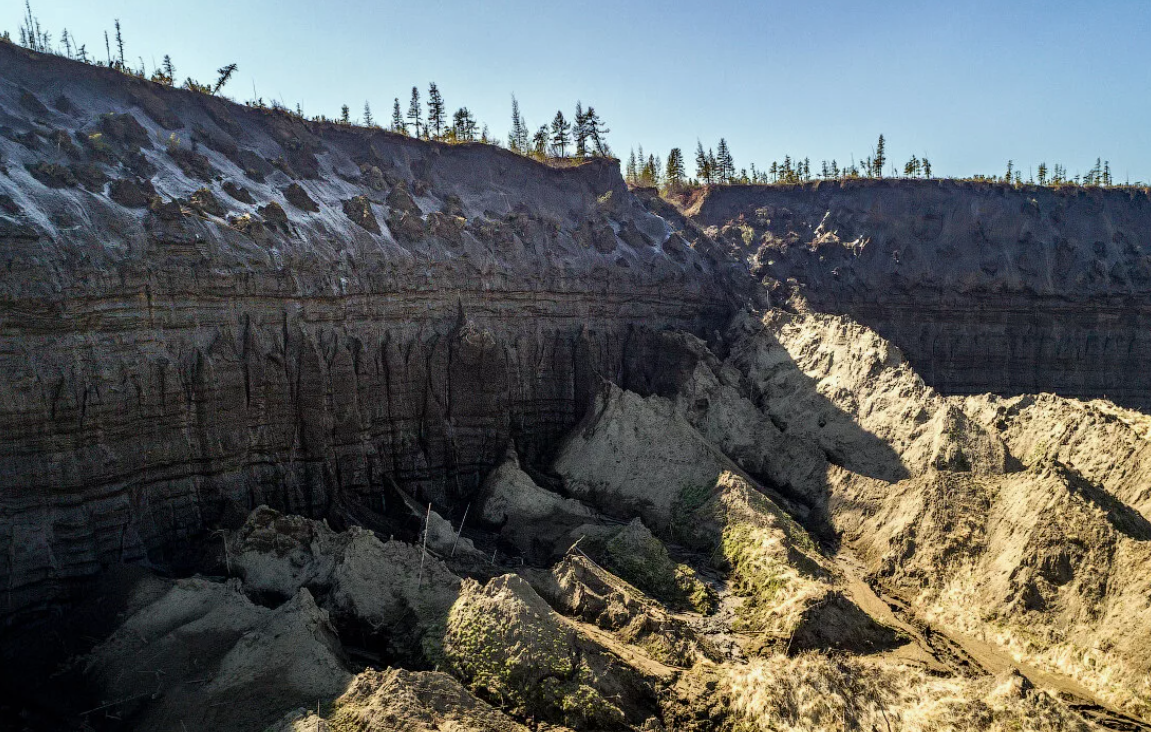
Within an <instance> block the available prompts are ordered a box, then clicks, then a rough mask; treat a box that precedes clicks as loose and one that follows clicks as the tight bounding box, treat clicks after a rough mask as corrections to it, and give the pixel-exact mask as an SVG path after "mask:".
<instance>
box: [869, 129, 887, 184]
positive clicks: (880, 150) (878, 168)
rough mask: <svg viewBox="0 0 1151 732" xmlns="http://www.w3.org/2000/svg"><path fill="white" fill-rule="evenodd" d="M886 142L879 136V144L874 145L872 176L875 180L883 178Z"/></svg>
mask: <svg viewBox="0 0 1151 732" xmlns="http://www.w3.org/2000/svg"><path fill="white" fill-rule="evenodd" d="M886 148H887V141H886V140H884V139H883V135H882V134H881V135H880V136H879V142H877V143H876V144H875V161H874V164H873V167H872V174H873V175H874V177H876V178H882V177H883V165H884V163H886V162H887V149H886Z"/></svg>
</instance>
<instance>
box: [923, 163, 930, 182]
mask: <svg viewBox="0 0 1151 732" xmlns="http://www.w3.org/2000/svg"><path fill="white" fill-rule="evenodd" d="M922 165H923V177H924V178H930V177H931V161H930V160H928V159H927V158H924V159H923V162H922Z"/></svg>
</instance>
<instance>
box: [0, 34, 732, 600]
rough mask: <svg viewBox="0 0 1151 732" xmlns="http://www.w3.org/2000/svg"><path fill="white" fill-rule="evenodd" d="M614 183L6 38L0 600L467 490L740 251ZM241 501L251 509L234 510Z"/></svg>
mask: <svg viewBox="0 0 1151 732" xmlns="http://www.w3.org/2000/svg"><path fill="white" fill-rule="evenodd" d="M694 239H695V240H694V241H688V240H686V239H685V238H684V237H683V236H681V235H680V234H679V233H677V232H676V231H675V230H674V227H673V226H671V225H669V224H668V222H666V221H665V220H663V219H661V218H659V217H658V216H655V215H653V214H651V213H649V212H648V211H647V210H646V209H645V208H643V207H642V206H641V205H640V204H639V203H638V202H637V201H636V200H635V199H634V198H633V197H632V195H631V194H630V193H629V192H628V190H627V188H626V186H625V185H624V184H623V181H622V180H621V178H620V176H619V172H618V167H617V165H616V164H615V162H614V161H595V162H591V163H588V164H586V165H582V166H579V167H574V168H570V169H565V170H556V169H552V168H549V167H546V166H544V165H541V164H537V163H535V162H532V161H529V160H527V159H524V158H521V157H519V156H516V155H513V154H511V153H508V152H505V151H502V150H499V149H496V148H493V147H491V146H486V145H478V144H474V145H460V146H447V145H442V144H436V143H428V142H422V141H416V140H411V139H408V138H405V137H401V136H397V135H393V134H389V133H385V132H382V131H367V130H361V129H353V128H348V127H340V126H336V125H330V124H325V125H318V124H311V123H305V122H302V121H300V120H297V119H293V118H290V117H288V116H287V115H284V114H280V113H274V112H269V111H263V110H256V109H248V108H245V107H241V106H238V105H235V104H231V103H229V102H226V101H223V100H220V99H216V98H212V97H207V96H205V95H199V94H194V93H189V92H184V91H179V90H170V89H163V88H160V87H157V86H156V85H153V84H150V83H146V82H143V81H138V80H133V79H130V78H128V77H125V76H123V75H121V74H117V73H113V72H110V71H107V70H103V69H97V68H94V67H90V66H84V65H81V64H75V63H70V62H67V61H64V60H62V59H58V58H50V57H43V56H39V55H36V54H31V53H28V52H25V51H23V50H22V49H18V48H16V47H13V46H10V45H8V44H0V267H2V268H3V271H4V275H3V277H2V278H0V374H2V376H0V516H2V517H3V520H2V521H0V584H2V585H3V588H4V595H3V599H2V601H0V612H3V613H4V614H7V615H11V614H13V613H16V612H17V611H21V610H25V609H29V608H33V609H34V608H36V607H40V606H43V604H45V603H49V602H52V601H53V600H54V599H56V598H58V597H60V596H62V595H63V594H65V593H66V592H67V590H68V588H69V587H70V586H71V585H72V582H73V580H76V579H80V578H84V577H86V576H88V575H90V574H92V573H94V572H96V571H97V570H98V569H99V568H100V567H101V566H102V565H104V564H107V563H109V562H120V561H150V562H152V563H155V564H161V565H162V564H164V563H165V562H167V561H169V560H170V559H171V555H170V548H171V547H172V546H173V544H174V542H178V541H179V540H181V539H183V538H186V537H190V536H194V535H196V534H199V533H200V532H203V531H204V530H205V529H206V528H209V527H212V526H214V525H216V524H218V523H219V522H220V521H221V520H222V518H223V517H224V516H226V515H227V514H228V513H229V511H232V512H233V513H234V511H235V510H236V509H239V510H240V511H241V512H246V511H247V510H248V509H250V508H251V507H253V506H255V505H258V504H260V503H269V504H271V505H273V506H276V507H278V508H280V509H282V510H288V511H292V512H295V513H302V514H305V515H312V516H316V515H323V514H326V513H328V512H330V511H331V510H332V509H333V507H335V506H348V505H354V506H365V507H369V508H375V509H377V510H378V509H380V508H381V506H382V496H383V487H384V486H387V485H391V484H393V483H395V484H399V485H401V486H404V487H405V488H407V489H408V490H410V491H413V492H416V493H421V494H423V495H424V496H425V497H429V498H436V499H445V498H458V497H461V496H464V495H467V494H468V493H469V492H471V491H472V490H474V488H475V487H477V486H478V484H479V482H480V480H482V478H483V476H484V475H485V474H486V472H487V471H488V470H489V469H490V468H491V467H493V466H494V465H496V464H497V463H498V462H500V460H501V459H502V458H503V455H504V451H505V449H506V447H507V445H508V444H509V441H511V442H514V443H515V444H517V445H518V447H519V449H520V451H521V454H522V455H524V456H525V458H527V459H529V460H530V459H532V458H533V456H535V455H538V454H540V453H543V452H546V451H547V450H548V449H550V446H551V445H552V443H553V442H554V441H555V439H556V438H557V437H558V436H559V435H560V434H562V433H563V432H564V431H565V430H566V429H567V428H569V427H570V426H571V425H573V424H574V423H575V422H576V421H577V420H578V419H579V417H580V416H581V414H582V409H583V408H584V407H583V405H584V404H585V401H586V399H585V395H586V394H589V393H590V392H589V389H590V388H591V387H593V386H596V385H598V382H599V379H600V378H601V377H608V378H612V379H615V380H626V373H625V371H626V366H627V364H628V363H631V362H635V361H637V360H638V361H642V360H643V354H644V353H645V351H646V350H647V349H649V348H650V347H651V344H652V343H653V342H654V341H653V334H654V333H656V332H658V331H659V330H661V329H663V328H665V327H675V328H682V329H686V330H688V331H691V332H695V333H698V334H699V335H701V336H705V337H706V336H707V335H708V334H710V333H712V332H713V331H714V329H716V328H718V327H721V326H722V323H723V322H724V321H725V320H726V318H727V317H728V315H729V313H730V312H731V310H732V305H733V303H735V302H736V301H738V300H739V298H740V297H742V295H741V294H740V293H741V290H742V288H743V285H742V284H740V283H741V282H744V280H741V279H740V268H739V266H738V265H735V264H734V263H733V262H732V261H731V260H728V259H726V258H725V257H724V256H722V255H720V254H718V253H717V252H716V251H715V250H714V249H713V248H710V243H709V242H708V241H707V240H706V239H703V238H699V237H694ZM240 515H242V513H241V514H240Z"/></svg>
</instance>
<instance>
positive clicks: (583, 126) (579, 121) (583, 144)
mask: <svg viewBox="0 0 1151 732" xmlns="http://www.w3.org/2000/svg"><path fill="white" fill-rule="evenodd" d="M572 139H573V140H574V141H575V156H576V157H577V158H584V157H587V141H588V134H587V119H586V118H585V117H584V111H583V103H582V102H579V101H577V102H576V108H575V120H574V123H573V124H572Z"/></svg>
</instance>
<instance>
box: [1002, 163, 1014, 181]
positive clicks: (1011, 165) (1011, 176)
mask: <svg viewBox="0 0 1151 732" xmlns="http://www.w3.org/2000/svg"><path fill="white" fill-rule="evenodd" d="M1014 179H1015V161H1014V160H1008V161H1007V175H1005V176H1004V177H1003V180H1005V181H1007V182H1008V183H1010V182H1011V181H1012V180H1014Z"/></svg>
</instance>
